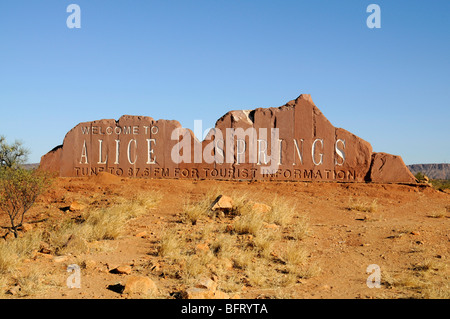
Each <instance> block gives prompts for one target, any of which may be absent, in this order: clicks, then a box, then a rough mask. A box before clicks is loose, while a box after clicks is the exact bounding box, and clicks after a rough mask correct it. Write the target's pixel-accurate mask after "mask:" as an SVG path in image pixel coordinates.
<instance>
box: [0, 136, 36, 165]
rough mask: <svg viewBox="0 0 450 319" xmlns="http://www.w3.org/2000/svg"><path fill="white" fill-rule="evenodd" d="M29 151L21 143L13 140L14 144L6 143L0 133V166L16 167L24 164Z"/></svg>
mask: <svg viewBox="0 0 450 319" xmlns="http://www.w3.org/2000/svg"><path fill="white" fill-rule="evenodd" d="M29 153H30V151H29V150H28V149H26V148H25V147H23V146H22V143H21V142H19V141H15V142H14V144H12V145H9V144H8V143H6V138H5V137H4V136H2V135H0V166H2V167H4V166H6V167H17V166H19V165H21V164H25V162H26V161H27V159H28V154H29Z"/></svg>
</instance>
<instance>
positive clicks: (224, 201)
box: [211, 195, 234, 211]
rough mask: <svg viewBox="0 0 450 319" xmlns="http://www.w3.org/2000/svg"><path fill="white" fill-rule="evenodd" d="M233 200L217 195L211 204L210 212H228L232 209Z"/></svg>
mask: <svg viewBox="0 0 450 319" xmlns="http://www.w3.org/2000/svg"><path fill="white" fill-rule="evenodd" d="M233 204H234V203H233V199H232V198H231V197H229V196H225V195H219V196H218V197H217V198H216V199H215V200H214V202H213V203H212V204H211V210H213V211H216V210H219V211H229V210H231V209H233Z"/></svg>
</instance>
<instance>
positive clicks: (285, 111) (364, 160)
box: [41, 94, 416, 183]
mask: <svg viewBox="0 0 450 319" xmlns="http://www.w3.org/2000/svg"><path fill="white" fill-rule="evenodd" d="M41 168H42V169H45V170H48V171H53V172H57V173H59V175H60V176H63V177H84V176H91V175H95V174H98V173H99V172H108V173H111V174H114V175H117V176H121V177H138V178H178V179H220V180H277V181H282V180H284V181H337V182H380V183H384V182H388V183H391V182H394V183H398V182H401V183H415V182H416V180H415V178H414V176H413V175H412V174H411V172H410V171H409V170H408V169H407V167H406V166H405V165H404V163H403V161H402V159H401V157H399V156H394V155H390V154H385V153H373V152H372V147H371V145H370V144H369V143H368V142H366V141H364V140H363V139H361V138H359V137H357V136H356V135H354V134H352V133H350V132H348V131H346V130H344V129H342V128H335V127H334V126H333V125H332V124H331V123H330V122H329V121H328V119H327V118H325V116H324V115H323V114H322V112H321V111H320V110H319V109H318V108H317V107H316V106H315V105H314V103H313V101H312V99H311V97H310V96H309V95H305V94H303V95H300V96H299V97H298V98H297V99H295V100H292V101H289V102H288V103H286V104H285V105H283V106H280V107H271V108H265V109H263V108H257V109H254V110H242V111H230V112H228V113H226V114H225V115H224V116H222V117H221V118H220V119H219V120H217V122H216V125H215V127H214V128H213V129H211V130H210V131H209V133H208V134H207V135H206V137H205V139H204V140H202V141H199V140H198V139H197V138H196V137H195V136H194V134H193V132H192V131H191V130H189V129H186V128H183V127H181V125H180V123H179V122H177V121H169V120H157V121H155V120H154V119H153V118H151V117H146V116H130V115H124V116H122V117H121V118H120V119H119V120H117V121H116V120H113V119H111V120H106V119H104V120H99V121H93V122H85V123H80V124H78V125H77V126H75V127H74V128H73V129H72V130H70V131H69V132H68V133H67V134H66V136H65V138H64V141H63V144H62V145H61V146H58V147H56V148H54V149H53V150H52V151H50V152H49V153H47V154H46V155H44V156H43V157H42V158H41Z"/></svg>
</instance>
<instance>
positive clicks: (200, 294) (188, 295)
mask: <svg viewBox="0 0 450 319" xmlns="http://www.w3.org/2000/svg"><path fill="white" fill-rule="evenodd" d="M181 296H182V298H183V299H214V291H211V290H208V289H203V288H195V287H194V288H188V289H186V290H185V291H184V292H183V293H182V294H181Z"/></svg>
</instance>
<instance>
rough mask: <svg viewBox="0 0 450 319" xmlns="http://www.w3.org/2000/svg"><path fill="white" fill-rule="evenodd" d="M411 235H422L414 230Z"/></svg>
mask: <svg viewBox="0 0 450 319" xmlns="http://www.w3.org/2000/svg"><path fill="white" fill-rule="evenodd" d="M411 235H414V236H419V235H420V233H419V232H418V231H414V230H413V231H412V232H411Z"/></svg>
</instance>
